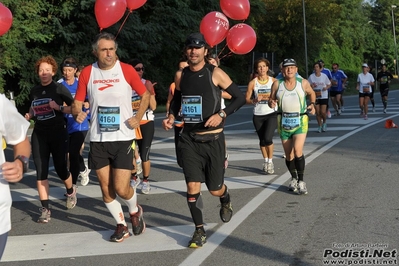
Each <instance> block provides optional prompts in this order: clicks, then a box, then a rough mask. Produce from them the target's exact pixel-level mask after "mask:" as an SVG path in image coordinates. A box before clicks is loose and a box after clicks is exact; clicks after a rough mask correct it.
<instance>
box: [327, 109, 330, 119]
mask: <svg viewBox="0 0 399 266" xmlns="http://www.w3.org/2000/svg"><path fill="white" fill-rule="evenodd" d="M327 117H328V118H331V112H330V110H328V111H327Z"/></svg>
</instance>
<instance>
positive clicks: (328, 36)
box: [0, 0, 399, 106]
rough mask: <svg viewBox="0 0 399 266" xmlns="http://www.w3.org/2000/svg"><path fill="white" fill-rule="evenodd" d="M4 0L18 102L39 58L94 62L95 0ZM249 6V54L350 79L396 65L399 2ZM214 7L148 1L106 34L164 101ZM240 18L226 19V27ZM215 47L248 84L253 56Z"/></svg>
mask: <svg viewBox="0 0 399 266" xmlns="http://www.w3.org/2000/svg"><path fill="white" fill-rule="evenodd" d="M2 3H3V4H4V5H5V6H7V7H8V8H9V9H10V10H11V11H12V14H13V25H12V27H11V29H10V30H9V32H8V33H6V34H5V35H3V36H1V37H0V91H5V92H7V91H14V92H15V94H16V95H17V98H16V102H17V104H18V105H20V106H21V105H23V104H24V103H25V102H26V100H27V96H28V94H29V91H30V89H31V88H32V87H33V86H34V85H35V84H36V83H38V79H37V74H36V73H35V71H34V64H35V62H36V60H38V59H39V58H40V57H41V56H44V55H52V56H54V58H55V59H56V60H57V62H61V61H62V59H63V58H64V57H66V56H74V57H76V58H77V59H78V61H79V62H80V64H83V65H87V64H91V63H92V62H94V61H95V58H94V56H93V55H92V53H91V41H92V39H93V38H94V36H95V35H96V34H98V33H99V27H98V25H97V22H96V19H95V14H94V3H95V0H58V1H54V0H35V1H29V0H2ZM303 3H305V11H306V35H307V40H306V46H307V55H308V58H307V61H308V66H306V65H305V62H306V60H305V39H304V20H303V19H304V17H303ZM250 4H251V12H250V16H249V18H248V19H247V20H246V21H245V23H247V24H249V25H251V26H252V27H253V28H254V29H255V31H256V33H257V38H258V40H257V44H256V46H255V48H254V51H260V52H273V53H274V59H275V63H276V64H278V63H279V62H280V61H281V60H282V59H284V58H287V57H292V58H295V59H296V60H297V62H298V64H299V68H300V72H301V73H302V74H303V73H305V69H306V67H307V68H309V69H310V70H311V67H312V65H313V62H314V61H315V60H317V59H319V58H322V59H323V60H324V61H325V62H326V65H327V66H330V65H331V64H332V63H333V62H337V63H339V64H340V66H341V68H343V69H344V70H345V71H347V72H348V73H350V74H351V75H353V76H355V75H356V74H357V73H358V72H360V65H361V63H362V62H368V63H372V64H374V63H375V62H379V61H380V60H381V59H385V60H386V61H387V63H388V67H389V68H390V69H393V68H394V59H395V50H394V48H395V47H394V39H393V29H392V19H391V14H392V13H391V12H392V11H393V12H394V17H395V19H396V18H397V16H398V15H399V7H398V8H397V9H392V8H391V3H390V1H389V0H375V1H367V2H366V1H362V0H330V1H319V0H306V1H303V0H290V1H280V0H250ZM215 10H216V11H221V10H220V6H219V1H218V0H201V1H198V0H148V1H147V2H146V4H145V5H144V6H143V7H141V8H139V9H138V10H134V11H133V12H132V13H129V12H128V11H126V14H125V17H124V18H123V19H121V21H119V22H118V23H116V24H115V25H113V26H111V27H110V28H107V29H105V31H107V32H111V33H113V34H115V35H117V42H118V44H119V48H118V52H117V53H118V56H119V58H120V59H121V60H122V61H126V60H128V59H129V58H140V59H141V60H143V62H144V65H145V66H146V71H145V77H146V78H148V79H150V80H151V81H153V82H157V84H158V85H156V93H157V100H158V101H159V103H164V102H165V100H166V95H167V89H168V86H169V84H170V83H171V82H172V81H173V76H174V73H175V70H176V66H177V62H178V60H179V58H180V56H181V54H182V48H183V43H184V40H185V38H186V36H187V35H188V34H189V33H191V32H196V31H199V24H200V21H201V19H202V18H203V17H204V16H205V15H206V14H207V13H209V12H211V11H215ZM126 16H127V19H126V21H125V23H124V24H123V27H122V29H121V31H120V32H119V31H118V30H119V28H120V27H121V26H122V23H123V20H124V19H125V18H126ZM239 22H241V21H232V20H230V26H233V25H234V24H235V23H239ZM395 26H396V25H395ZM396 28H397V26H396ZM395 31H396V29H395ZM215 48H216V49H217V52H218V53H220V56H221V57H223V59H222V65H221V67H222V68H223V69H224V70H225V71H226V72H227V73H228V74H229V75H230V76H231V77H232V79H233V80H234V81H235V82H236V83H238V84H242V85H244V84H247V83H248V71H249V69H251V64H252V54H247V55H234V54H228V52H229V51H228V48H227V47H226V43H225V42H222V43H221V44H219V45H218V46H217V47H215ZM215 48H214V51H213V52H216V51H215ZM60 75H61V73H60V72H59V73H58V75H57V77H56V78H58V77H59V76H60Z"/></svg>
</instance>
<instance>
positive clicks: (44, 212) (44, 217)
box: [37, 207, 51, 224]
mask: <svg viewBox="0 0 399 266" xmlns="http://www.w3.org/2000/svg"><path fill="white" fill-rule="evenodd" d="M39 210H40V212H41V215H40V217H39V219H37V222H38V223H41V224H46V223H48V222H49V221H50V220H51V217H50V216H51V211H50V210H49V209H46V208H44V207H41V208H39Z"/></svg>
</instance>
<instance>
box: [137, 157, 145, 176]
mask: <svg viewBox="0 0 399 266" xmlns="http://www.w3.org/2000/svg"><path fill="white" fill-rule="evenodd" d="M136 172H137V174H138V175H139V174H141V173H142V172H143V164H142V161H141V160H140V161H136Z"/></svg>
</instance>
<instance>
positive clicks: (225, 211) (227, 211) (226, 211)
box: [220, 202, 233, 223]
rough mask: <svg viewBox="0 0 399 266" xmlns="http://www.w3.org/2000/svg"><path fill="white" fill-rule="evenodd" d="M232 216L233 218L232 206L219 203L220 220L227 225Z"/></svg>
mask: <svg viewBox="0 0 399 266" xmlns="http://www.w3.org/2000/svg"><path fill="white" fill-rule="evenodd" d="M232 216H233V206H232V205H231V202H228V203H221V204H220V219H222V221H223V222H224V223H228V222H230V220H231V217H232Z"/></svg>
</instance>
